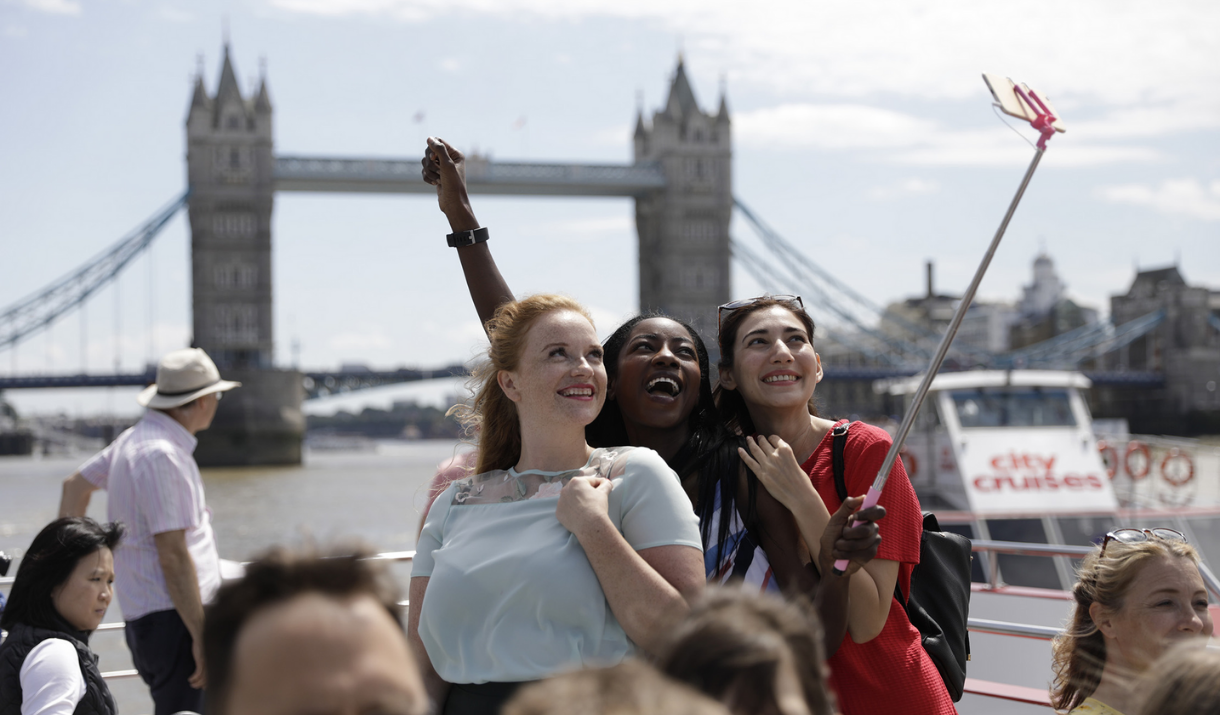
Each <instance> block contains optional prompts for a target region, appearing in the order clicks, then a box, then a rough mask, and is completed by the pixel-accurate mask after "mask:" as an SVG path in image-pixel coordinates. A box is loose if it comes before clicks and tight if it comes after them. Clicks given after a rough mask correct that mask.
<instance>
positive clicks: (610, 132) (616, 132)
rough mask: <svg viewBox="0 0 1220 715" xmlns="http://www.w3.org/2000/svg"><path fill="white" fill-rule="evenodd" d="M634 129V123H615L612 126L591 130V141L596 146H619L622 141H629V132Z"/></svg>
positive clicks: (621, 144)
mask: <svg viewBox="0 0 1220 715" xmlns="http://www.w3.org/2000/svg"><path fill="white" fill-rule="evenodd" d="M634 131H635V126H634V125H632V126H628V125H626V124H615V125H614V126H612V127H606V128H604V129H598V130H597V131H596V132H593V143H594V144H595V145H597V146H613V147H621V146H623V142H628V141H631V134H632V132H634Z"/></svg>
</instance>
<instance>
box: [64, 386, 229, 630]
mask: <svg viewBox="0 0 1220 715" xmlns="http://www.w3.org/2000/svg"><path fill="white" fill-rule="evenodd" d="M196 444H197V440H196V439H195V437H194V436H193V435H191V433H190V432H187V431H186V428H184V427H183V426H182V425H180V424H178V423H177V422H175V421H174V419H173V418H172V417H170V416H169V415H166V414H165V413H163V412H158V411H157V410H147V411H146V412H145V413H144V417H143V419H141V420H140V421H139V422H137V423H136V424H135V425H134V426H133V427H132V428H131V429H129V430H127V431H125V432H123V434H121V435H119V437H118V439H116V440H115V441H114V442H112V443H111V444H110V446H109V447H107V448H106V449H103V450H102V451H101V452H98V453H97V455H95V456H94V457H93V458H92V459H90V460H89V461H88V462H85V464H84V465H83V466H81V468H80V473H81V475H82V476H83V477H84V478H85V479H87V480H88V481H89V482H90V483H91V484H94V485H96V486H98V487H101V488H102V489H105V490H106V491H107V492H108V493H109V499H108V502H107V513H106V518H107V519H108V520H109V521H121V522H123V523H124V524H125V525H126V526H127V535H126V536H125V537H124V538H123V542H122V543H121V544H119V547H118V549H117V550H116V551H115V554H114V571H115V582H116V583H115V585H116V590H117V591H118V595H119V606H120V607H122V609H123V618H124V619H126V620H128V621H133V620H135V619H137V618H139V617H141V616H145V615H148V614H149V613H154V612H156V611H168V610H171V609H173V607H174V602H173V601H172V600H170V597H169V591H167V590H166V588H165V575H164V574H163V573H162V572H161V562H160V560H159V559H158V558H157V547H156V544H155V542H154V541H153V535H154V534H161V533H164V532H167V531H179V530H185V532H186V547H187V550H188V551H190V554H191V558H192V559H194V561H195V572H196V574H197V575H198V577H199V593H200V596H201V597H202V598H203V602H204V603H207V602H209V601H211V600H212V597H213V596H214V595H215V594H216V589H217V588H219V587H220V557H219V556H218V555H217V553H216V537H215V535H214V534H213V533H212V512H211V510H209V509H208V507H207V504H206V503H204V499H203V479H202V477H200V475H199V465H197V464H195V457H194V456H193V453H194V451H195V445H196Z"/></svg>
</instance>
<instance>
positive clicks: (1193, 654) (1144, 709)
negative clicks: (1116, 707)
mask: <svg viewBox="0 0 1220 715" xmlns="http://www.w3.org/2000/svg"><path fill="white" fill-rule="evenodd" d="M1135 691H1136V692H1137V693H1142V694H1143V696H1142V698H1141V701H1142V702H1141V705H1140V708H1139V709H1138V710H1136V711H1135V714H1134V715H1164V713H1220V651H1217V650H1214V649H1211V648H1206V649H1204V648H1191V647H1189V646H1176V647H1174V648H1173V649H1171V650H1170V651H1169V652H1168V653H1166V654H1165V656H1164V657H1162V658H1161V659H1160V660H1158V661H1157V662H1156V664H1155V665H1153V666H1152V668H1150V669H1149V670H1148V672H1147V673H1145V674H1144V676H1143V678H1141V679H1140V682H1139V683H1138V684H1136V686H1135Z"/></svg>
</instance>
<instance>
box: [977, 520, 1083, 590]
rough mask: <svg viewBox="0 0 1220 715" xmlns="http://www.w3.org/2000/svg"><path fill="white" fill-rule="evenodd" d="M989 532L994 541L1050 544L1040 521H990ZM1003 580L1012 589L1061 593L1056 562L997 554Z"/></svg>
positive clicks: (1046, 559) (1019, 555)
mask: <svg viewBox="0 0 1220 715" xmlns="http://www.w3.org/2000/svg"><path fill="white" fill-rule="evenodd" d="M987 531H988V533H989V534H990V535H991V538H992V540H994V541H1022V542H1025V543H1029V544H1045V543H1048V540H1047V538H1046V529H1045V528H1044V527H1043V526H1042V520H1041V519H988V520H987ZM998 556H999V560H1000V578H1002V579H1003V580H1004V583H1006V584H1008V585H1009V586H1030V587H1033V588H1049V589H1054V590H1062V589H1063V588H1064V585H1063V584H1061V583H1060V582H1059V572H1058V571H1056V570H1055V562H1054V560H1053V559H1049V558H1045V557H1043V556H1026V555H1022V554H998Z"/></svg>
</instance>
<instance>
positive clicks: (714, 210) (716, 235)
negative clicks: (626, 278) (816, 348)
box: [634, 57, 733, 352]
mask: <svg viewBox="0 0 1220 715" xmlns="http://www.w3.org/2000/svg"><path fill="white" fill-rule="evenodd" d="M731 128H732V127H731V122H730V120H729V110H728V103H727V101H726V99H725V96H724V91H723V89H722V90H721V95H720V107H719V109H718V110H717V112H716V114H710V113H708V112H704V111H703V110H702V109H700V108H699V104H698V102H697V101H696V100H695V93H694V91H693V90H692V89H691V85H690V81H689V80H688V79H687V77H686V68H685V66H684V63H683V61H682V58H681V57H679V58H678V67H677V69H676V70H675V71H674V77H673V81H672V82H671V83H670V86H669V98H668V100H667V101H666V102H665V107H664V108H663V109H661V110H660V111H657V112H654V113H653V115H652V123H651V126H646V125H645V123H644V114H643V110H642V109H641V110H640V112H639V114H638V116H637V117H636V125H635V152H634V154H635V160H636V161H637V162H640V161H655V162H659V163H660V164H661V168H662V171H663V173H664V174H665V179H666V186H665V188H664V189H662V190H660V191H655V192H651V193H649V194H646V195H644V196H642V197H640V198H637V199H636V203H635V221H636V230H637V231H638V233H639V263H640V274H639V278H640V310H641V311H647V310H658V311H661V312H664V313H666V314H669V315H673V316H675V317H679V318H682V319H685V320H688V321H690V323H691V324H692V325H694V326H695V328H696V329H698V331H699V333H700V335H702V336H703V339H704V341H705V342H706V343H707V346H708V349H709V350H712V351H713V352H716V319H715V317H716V306H718V305H721V304H723V303H725V302H727V301H728V300H729V220H730V218H731V216H732V213H733V163H732V158H733V150H732V132H731Z"/></svg>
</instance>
